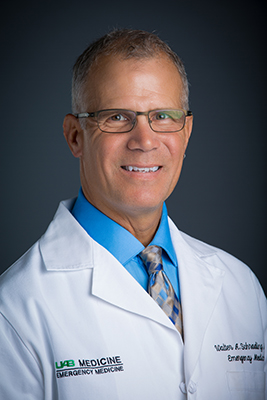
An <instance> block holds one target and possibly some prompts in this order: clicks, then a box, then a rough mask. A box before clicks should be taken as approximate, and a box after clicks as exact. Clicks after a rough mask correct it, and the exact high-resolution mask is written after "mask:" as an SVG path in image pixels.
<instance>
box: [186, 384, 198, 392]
mask: <svg viewBox="0 0 267 400" xmlns="http://www.w3.org/2000/svg"><path fill="white" fill-rule="evenodd" d="M196 391H197V385H196V383H195V382H192V381H191V382H190V383H189V385H188V392H189V393H191V394H193V393H195V392H196Z"/></svg>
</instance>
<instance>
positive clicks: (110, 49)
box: [72, 29, 189, 113]
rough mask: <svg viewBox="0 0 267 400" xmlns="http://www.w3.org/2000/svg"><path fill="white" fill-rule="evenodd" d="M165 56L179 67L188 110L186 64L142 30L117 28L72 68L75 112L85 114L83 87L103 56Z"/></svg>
mask: <svg viewBox="0 0 267 400" xmlns="http://www.w3.org/2000/svg"><path fill="white" fill-rule="evenodd" d="M162 54H165V55H166V56H167V57H168V58H169V59H170V60H171V61H172V62H173V63H174V65H175V66H176V67H177V69H178V72H179V74H180V77H181V80H182V85H183V91H182V94H181V99H180V100H181V103H182V107H183V108H184V109H185V110H188V107H189V104H188V94H189V90H188V80H187V75H186V72H185V68H184V65H183V63H182V61H181V59H180V58H179V57H178V55H177V54H176V53H175V52H174V51H173V50H172V49H171V48H170V47H169V45H168V44H167V43H165V42H163V41H162V40H161V39H160V38H159V37H158V36H157V35H155V34H154V33H149V32H146V31H143V30H131V29H115V30H113V31H111V32H109V33H107V34H106V35H104V36H102V37H101V38H100V39H98V40H96V41H95V42H93V43H91V44H90V45H89V46H88V47H87V48H86V49H85V51H84V52H83V53H82V54H81V55H80V56H79V57H78V59H77V61H76V63H75V64H74V67H73V79H72V112H73V113H79V112H84V111H87V110H84V109H83V107H84V104H83V98H84V88H85V83H86V81H87V77H88V73H89V71H90V70H91V69H92V67H93V66H95V65H96V64H97V60H98V59H99V58H100V57H102V56H109V55H112V56H119V57H120V58H121V59H123V60H127V59H131V58H135V59H145V58H147V59H148V58H154V57H159V56H161V55H162Z"/></svg>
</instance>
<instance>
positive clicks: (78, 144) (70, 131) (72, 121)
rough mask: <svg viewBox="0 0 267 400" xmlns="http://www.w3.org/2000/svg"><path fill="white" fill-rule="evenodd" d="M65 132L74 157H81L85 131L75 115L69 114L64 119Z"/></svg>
mask: <svg viewBox="0 0 267 400" xmlns="http://www.w3.org/2000/svg"><path fill="white" fill-rule="evenodd" d="M63 132H64V136H65V139H66V141H67V143H68V146H69V148H70V151H71V152H72V154H73V155H74V157H80V156H81V155H82V148H83V129H82V128H81V125H80V122H79V120H78V118H76V117H75V116H74V115H73V114H67V115H66V117H65V118H64V122H63Z"/></svg>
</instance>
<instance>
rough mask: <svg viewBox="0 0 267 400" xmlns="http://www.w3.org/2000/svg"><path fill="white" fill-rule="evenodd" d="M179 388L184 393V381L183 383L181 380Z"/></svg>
mask: <svg viewBox="0 0 267 400" xmlns="http://www.w3.org/2000/svg"><path fill="white" fill-rule="evenodd" d="M179 388H180V389H181V392H182V393H184V394H186V393H187V391H186V386H185V383H184V382H181V383H180V386H179Z"/></svg>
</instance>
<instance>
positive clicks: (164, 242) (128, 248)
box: [71, 189, 180, 300]
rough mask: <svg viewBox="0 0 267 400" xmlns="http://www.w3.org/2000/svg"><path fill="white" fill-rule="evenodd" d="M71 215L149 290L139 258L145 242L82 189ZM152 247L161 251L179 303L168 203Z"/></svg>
mask: <svg viewBox="0 0 267 400" xmlns="http://www.w3.org/2000/svg"><path fill="white" fill-rule="evenodd" d="M71 212H72V214H73V216H74V217H75V218H76V220H77V221H78V222H79V224H80V225H81V226H82V227H83V228H84V230H85V231H86V232H87V233H88V235H89V236H91V237H92V238H93V239H94V240H95V241H96V242H98V243H99V244H100V245H101V246H103V247H105V248H106V249H107V250H108V251H109V252H110V253H111V254H112V255H113V256H114V257H115V258H117V260H118V261H119V262H120V263H121V264H122V265H123V266H124V267H125V268H126V269H127V271H128V272H129V273H130V274H131V275H132V276H133V277H134V278H135V279H136V280H137V282H138V283H139V284H140V285H141V286H142V287H143V288H144V289H145V290H147V285H148V273H147V270H146V268H145V266H144V264H143V261H142V260H141V258H140V257H139V256H138V254H139V253H140V252H141V251H142V250H144V246H143V245H142V243H141V242H139V240H137V239H136V238H135V237H134V236H133V235H132V234H131V233H130V232H129V231H127V230H126V229H125V228H123V227H122V226H121V225H119V224H117V222H115V221H113V220H112V219H110V218H109V217H107V216H106V215H105V214H103V213H102V212H101V211H99V210H98V209H97V208H95V207H94V206H93V205H92V204H91V203H89V202H88V201H87V199H86V198H85V196H84V194H83V192H82V189H80V191H79V195H78V198H77V200H76V202H75V204H74V206H73V209H72V211H71ZM150 244H151V245H152V244H153V245H157V246H160V247H161V248H162V262H163V269H164V271H165V273H166V274H167V276H168V278H169V280H170V281H171V284H172V286H173V288H174V291H175V293H176V294H177V297H178V299H179V300H180V291H179V277H178V263H177V258H176V254H175V251H174V248H173V244H172V240H171V235H170V229H169V224H168V214H167V207H166V205H165V203H164V204H163V211H162V217H161V221H160V225H159V228H158V230H157V232H156V234H155V236H154V238H153V240H152V241H151V243H150Z"/></svg>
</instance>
